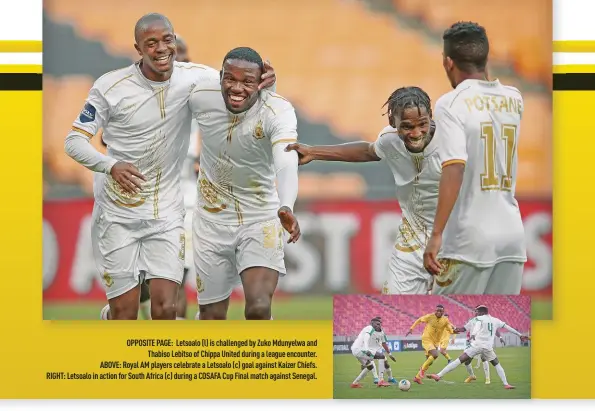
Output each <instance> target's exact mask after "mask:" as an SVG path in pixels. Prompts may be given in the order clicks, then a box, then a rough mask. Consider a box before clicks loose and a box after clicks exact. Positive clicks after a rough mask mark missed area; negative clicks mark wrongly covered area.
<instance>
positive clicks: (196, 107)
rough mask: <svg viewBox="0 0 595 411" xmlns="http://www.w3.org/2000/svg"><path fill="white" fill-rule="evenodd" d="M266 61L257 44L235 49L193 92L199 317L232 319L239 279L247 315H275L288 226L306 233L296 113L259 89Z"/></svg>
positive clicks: (292, 234)
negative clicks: (300, 212)
mask: <svg viewBox="0 0 595 411" xmlns="http://www.w3.org/2000/svg"><path fill="white" fill-rule="evenodd" d="M263 68H264V63H263V61H262V58H261V57H260V55H259V54H258V53H257V52H256V51H254V50H253V49H251V48H248V47H240V48H236V49H234V50H231V51H230V52H229V53H227V55H226V56H225V58H224V59H223V68H222V70H221V73H220V76H221V79H220V80H219V79H217V80H216V81H213V82H211V83H210V84H201V85H199V86H197V87H196V88H195V89H194V91H193V93H192V96H191V98H190V106H191V109H192V111H193V113H194V116H195V118H196V119H197V121H198V126H199V129H200V133H201V151H200V171H199V177H198V189H197V191H198V196H197V206H196V208H195V213H194V217H193V223H192V224H193V248H194V266H195V271H196V282H197V291H198V303H199V316H198V319H200V320H217V319H219V320H223V319H226V318H227V309H228V307H229V298H230V295H231V293H232V291H233V289H234V288H235V287H236V286H238V285H239V284H240V283H241V284H242V286H243V290H244V297H245V309H244V314H245V318H246V319H247V320H270V319H271V304H272V298H273V294H274V292H275V289H276V287H277V283H278V280H279V276H282V275H285V262H284V252H283V248H284V245H283V229H285V230H286V231H288V232H289V240H288V242H289V243H291V242H295V241H297V240H298V238H299V236H300V229H299V225H298V222H297V219H296V218H295V216H294V215H293V206H294V203H295V200H296V198H297V192H298V160H297V155H296V154H295V153H290V152H286V151H285V147H286V146H287V144H288V143H292V142H296V141H297V138H298V134H297V118H296V115H295V111H294V108H293V106H292V105H291V103H289V102H288V101H287V100H285V99H284V98H283V97H281V96H279V95H278V94H276V93H273V92H271V91H268V90H263V91H259V89H258V85H259V83H260V78H261V74H262V72H263ZM275 180H277V187H275Z"/></svg>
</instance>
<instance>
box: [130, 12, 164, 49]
mask: <svg viewBox="0 0 595 411" xmlns="http://www.w3.org/2000/svg"><path fill="white" fill-rule="evenodd" d="M156 22H162V23H163V24H164V25H165V26H166V27H169V28H170V29H171V31H172V33H173V31H174V25H173V24H171V21H169V19H168V18H167V17H166V16H164V15H163V14H160V13H149V14H145V15H144V16H142V17H141V18H140V19H138V21H137V22H136V24H135V26H134V41H136V42H137V43H138V40H139V38H140V35H141V33H142V32H143V31H145V30H146V29H147V27H148V26H149V25H151V24H153V23H156Z"/></svg>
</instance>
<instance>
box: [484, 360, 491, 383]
mask: <svg viewBox="0 0 595 411" xmlns="http://www.w3.org/2000/svg"><path fill="white" fill-rule="evenodd" d="M483 372H484V373H485V375H486V380H489V379H490V363H489V362H487V361H484V362H483Z"/></svg>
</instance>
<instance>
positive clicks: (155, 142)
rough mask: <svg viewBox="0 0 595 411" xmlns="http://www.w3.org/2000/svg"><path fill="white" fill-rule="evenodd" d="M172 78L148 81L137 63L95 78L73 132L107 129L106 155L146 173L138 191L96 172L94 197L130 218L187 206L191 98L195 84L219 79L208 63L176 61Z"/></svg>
mask: <svg viewBox="0 0 595 411" xmlns="http://www.w3.org/2000/svg"><path fill="white" fill-rule="evenodd" d="M174 64H175V65H174V70H173V73H172V76H171V78H170V79H169V80H168V81H165V82H152V81H149V80H148V79H147V78H146V77H144V76H143V74H142V73H141V72H140V69H139V67H138V63H136V64H133V65H131V66H128V67H126V68H123V69H120V70H116V71H113V72H110V73H107V74H105V75H103V76H102V77H100V78H99V79H97V81H95V84H94V85H93V87H92V88H91V91H90V92H89V96H88V98H87V101H86V103H85V106H84V108H83V110H82V112H81V114H80V115H79V117H78V118H77V119H76V120H75V121H74V124H73V127H72V131H71V133H74V134H78V135H83V136H85V137H87V138H92V137H93V136H94V135H95V134H96V133H97V132H98V131H99V129H101V128H102V129H103V140H104V141H105V143H106V144H107V147H108V153H107V154H108V155H109V156H110V157H112V158H114V159H116V160H118V161H125V162H128V163H131V164H133V165H134V166H136V167H137V168H138V170H139V171H140V172H141V173H142V174H143V175H144V176H145V177H146V178H147V181H146V182H145V183H144V184H143V188H142V190H141V191H140V193H138V194H137V195H129V194H127V193H125V192H123V190H122V189H121V187H120V186H119V184H117V183H116V182H115V181H114V180H113V179H112V177H111V176H110V175H109V174H103V173H96V174H95V182H94V193H95V201H96V203H97V204H98V205H99V206H101V207H102V208H103V209H104V210H106V212H108V213H111V214H114V215H117V216H121V217H127V218H135V219H161V218H166V217H168V216H170V215H173V214H180V213H182V212H183V209H184V196H183V193H182V187H181V172H182V166H183V162H184V159H185V157H186V153H187V151H188V146H189V136H190V123H191V113H190V110H189V106H188V99H189V96H190V93H191V91H192V90H193V89H194V87H195V86H198V87H200V85H201V84H203V83H209V84H210V82H211V80H212V79H215V80H217V79H218V78H219V73H218V72H217V71H216V70H214V69H212V68H210V67H207V66H203V65H200V64H192V63H179V62H176V63H174Z"/></svg>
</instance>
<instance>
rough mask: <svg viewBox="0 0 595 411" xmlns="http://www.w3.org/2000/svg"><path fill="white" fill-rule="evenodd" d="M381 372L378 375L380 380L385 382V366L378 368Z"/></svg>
mask: <svg viewBox="0 0 595 411" xmlns="http://www.w3.org/2000/svg"><path fill="white" fill-rule="evenodd" d="M378 368H379V370H380V372H379V373H378V379H379V380H380V381H382V380H384V364H382V367H378Z"/></svg>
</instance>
